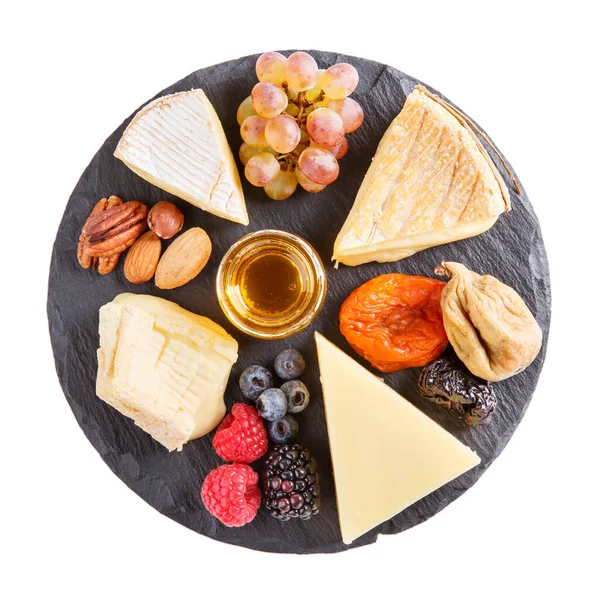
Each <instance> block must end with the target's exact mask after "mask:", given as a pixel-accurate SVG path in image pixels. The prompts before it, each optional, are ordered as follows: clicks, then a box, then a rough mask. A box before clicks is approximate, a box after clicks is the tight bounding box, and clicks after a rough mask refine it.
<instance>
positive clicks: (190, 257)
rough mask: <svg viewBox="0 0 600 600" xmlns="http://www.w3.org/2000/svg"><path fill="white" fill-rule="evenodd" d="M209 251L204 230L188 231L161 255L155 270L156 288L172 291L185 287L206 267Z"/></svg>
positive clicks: (192, 229) (209, 245)
mask: <svg viewBox="0 0 600 600" xmlns="http://www.w3.org/2000/svg"><path fill="white" fill-rule="evenodd" d="M211 251H212V244H211V242H210V238H209V237H208V234H207V233H206V231H204V229H201V228H200V227H192V228H191V229H188V230H187V231H186V232H185V233H182V234H181V235H180V236H179V237H178V238H177V239H176V240H175V241H174V242H173V243H172V244H171V245H170V246H169V247H168V248H167V249H166V251H165V253H164V254H163V255H162V258H161V259H160V261H159V263H158V267H157V268H156V274H155V283H156V286H157V287H159V288H161V289H163V290H172V289H173V288H176V287H180V286H182V285H185V284H186V283H188V281H191V280H192V279H194V277H196V276H197V275H198V274H199V273H200V271H202V269H203V268H204V267H205V266H206V263H207V262H208V259H209V258H210V253H211Z"/></svg>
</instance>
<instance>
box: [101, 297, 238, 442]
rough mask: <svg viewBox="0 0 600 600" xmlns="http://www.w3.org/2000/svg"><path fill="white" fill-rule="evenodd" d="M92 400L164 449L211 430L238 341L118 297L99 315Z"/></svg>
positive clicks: (167, 306)
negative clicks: (126, 419)
mask: <svg viewBox="0 0 600 600" xmlns="http://www.w3.org/2000/svg"><path fill="white" fill-rule="evenodd" d="M99 331H100V348H99V349H98V377H97V380H96V393H97V395H98V396H99V397H100V398H101V399H102V400H104V401H105V402H107V403H108V404H110V405H111V406H112V407H114V408H116V409H117V410H118V411H119V412H121V413H122V414H124V415H125V416H127V417H129V418H131V419H133V420H134V422H135V424H136V425H137V426H138V427H140V428H141V429H143V430H144V431H146V432H147V433H149V434H150V435H151V436H152V437H153V438H154V439H155V440H157V441H158V442H160V443H161V444H162V445H163V446H165V447H166V448H167V449H168V450H175V449H177V450H181V449H182V447H183V444H185V443H186V442H188V441H190V440H193V439H196V438H198V437H200V436H202V435H205V434H206V433H208V432H209V431H211V430H212V429H214V428H215V427H216V426H217V425H218V424H219V423H220V421H221V419H222V418H223V416H224V415H225V403H224V401H223V394H224V392H225V387H226V385H227V381H228V379H229V373H230V371H231V367H232V365H233V363H235V361H236V360H237V350H238V345H237V342H236V341H235V340H234V339H233V338H232V337H231V336H230V335H229V334H228V333H227V332H226V331H225V330H224V329H222V328H221V327H220V326H219V325H217V324H216V323H214V322H213V321H211V320H210V319H207V318H205V317H201V316H199V315H196V314H194V313H191V312H189V311H186V310H184V309H183V308H181V307H180V306H178V305H177V304H175V303H173V302H169V301H167V300H163V299H162V298H156V297H154V296H147V295H139V294H120V295H118V296H117V297H116V298H115V299H114V300H113V301H112V302H109V303H108V304H105V305H104V306H102V307H101V308H100V327H99Z"/></svg>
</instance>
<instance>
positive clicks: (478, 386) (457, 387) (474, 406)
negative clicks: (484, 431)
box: [418, 355, 497, 425]
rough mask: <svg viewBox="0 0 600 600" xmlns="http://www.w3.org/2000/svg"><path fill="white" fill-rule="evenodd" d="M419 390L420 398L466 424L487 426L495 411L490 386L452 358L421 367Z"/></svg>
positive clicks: (492, 392)
mask: <svg viewBox="0 0 600 600" xmlns="http://www.w3.org/2000/svg"><path fill="white" fill-rule="evenodd" d="M418 389H419V393H420V394H421V396H423V397H424V398H427V399H428V400H431V401H432V402H435V403H436V404H439V405H440V406H443V407H444V408H447V409H448V410H450V411H452V412H453V413H455V414H456V415H458V416H460V417H462V418H464V420H465V423H466V424H467V425H482V424H484V423H487V422H488V421H489V420H490V419H491V418H492V414H493V413H494V410H495V408H496V402H497V401H496V394H495V392H494V388H493V387H492V384H491V383H490V382H489V381H485V380H484V379H480V378H479V377H475V375H471V373H469V372H468V371H467V369H466V368H465V367H464V366H463V365H462V364H461V363H460V361H459V360H458V359H457V358H456V357H455V356H452V355H448V356H441V357H440V358H438V359H437V360H434V361H433V362H432V363H429V364H428V365H427V366H426V367H424V368H423V370H422V371H421V375H420V376H419V383H418Z"/></svg>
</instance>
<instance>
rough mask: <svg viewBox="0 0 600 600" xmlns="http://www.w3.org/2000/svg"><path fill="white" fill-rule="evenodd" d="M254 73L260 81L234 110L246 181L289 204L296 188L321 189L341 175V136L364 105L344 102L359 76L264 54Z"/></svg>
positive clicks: (298, 56) (342, 66)
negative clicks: (240, 138)
mask: <svg viewBox="0 0 600 600" xmlns="http://www.w3.org/2000/svg"><path fill="white" fill-rule="evenodd" d="M256 75H257V77H258V80H259V82H258V83H257V84H256V85H255V86H254V88H253V89H252V94H251V95H250V96H248V97H247V98H246V99H245V100H244V101H243V102H242V103H241V104H240V106H239V108H238V111H237V120H238V124H239V125H240V132H241V136H242V139H243V140H244V143H243V144H242V145H241V147H240V153H239V154H240V160H241V161H242V164H243V165H245V170H244V174H245V176H246V179H247V180H248V181H249V182H250V183H251V184H253V185H255V186H258V187H262V188H264V190H265V192H266V194H267V196H269V198H272V199H273V200H285V199H286V198H289V197H290V196H291V195H292V194H293V193H294V192H295V190H296V187H297V185H298V184H300V185H301V186H302V187H303V188H304V189H305V190H306V191H307V192H320V191H322V190H323V189H324V188H325V187H326V186H327V185H328V184H330V183H333V182H334V181H335V180H336V179H337V177H338V174H339V165H338V160H339V159H340V158H342V157H343V156H345V154H346V153H347V152H348V140H347V139H346V134H347V133H351V132H352V131H356V130H357V129H358V128H359V127H360V126H361V125H362V122H363V118H364V113H363V110H362V108H361V106H360V105H359V104H358V102H356V101H355V100H353V99H352V98H348V96H349V95H350V94H351V93H352V92H353V91H354V90H355V89H356V86H357V85H358V72H357V71H356V69H355V68H354V67H353V66H352V65H350V64H347V63H339V64H336V65H333V66H332V67H329V68H328V69H327V70H324V69H319V67H318V65H317V63H316V62H315V60H314V58H313V57H312V56H310V54H307V53H306V52H294V53H293V54H291V55H290V56H289V57H288V58H286V57H285V56H283V54H280V53H279V52H266V53H265V54H262V55H261V56H260V57H259V58H258V60H257V61H256Z"/></svg>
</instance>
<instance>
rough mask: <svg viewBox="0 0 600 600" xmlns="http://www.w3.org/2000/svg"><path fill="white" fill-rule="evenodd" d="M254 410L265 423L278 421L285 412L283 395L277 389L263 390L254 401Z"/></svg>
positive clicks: (285, 401) (285, 406) (285, 405)
mask: <svg viewBox="0 0 600 600" xmlns="http://www.w3.org/2000/svg"><path fill="white" fill-rule="evenodd" d="M256 410H258V414H259V415H260V416H261V417H262V418H263V419H266V420H267V421H279V419H282V418H283V417H284V416H285V413H286V411H287V400H286V397H285V394H284V393H283V392H282V391H281V390H279V389H277V388H270V389H268V390H265V391H264V392H263V393H262V394H261V395H260V396H259V397H258V400H257V401H256Z"/></svg>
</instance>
